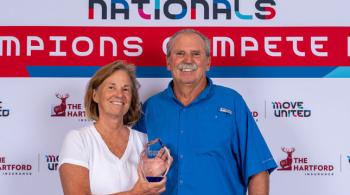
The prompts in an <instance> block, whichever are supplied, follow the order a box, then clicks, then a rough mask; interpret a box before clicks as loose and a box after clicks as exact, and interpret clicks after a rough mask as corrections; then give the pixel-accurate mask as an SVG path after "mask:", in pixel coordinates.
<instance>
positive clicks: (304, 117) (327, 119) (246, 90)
mask: <svg viewBox="0 0 350 195" xmlns="http://www.w3.org/2000/svg"><path fill="white" fill-rule="evenodd" d="M349 7H350V2H349V1H348V0H333V1H326V0H308V1H303V0H293V1H286V0H283V1H278V0H249V1H246V0H154V1H149V0H75V1H71V0H50V1H45V0H34V1H33V0H32V1H25V0H18V1H4V0H1V3H0V77H1V78H0V194H4V195H19V194H43V195H46V194H50V195H59V194H62V190H61V186H60V181H59V176H58V173H57V162H58V159H59V155H58V154H59V150H60V147H61V144H62V139H63V137H64V135H65V134H66V133H67V131H69V130H70V129H74V128H79V127H82V126H85V125H88V124H89V123H91V121H88V120H87V119H86V118H85V111H84V108H83V96H84V91H85V87H86V84H87V81H88V79H89V77H90V76H91V75H92V74H93V73H94V71H96V70H97V69H98V67H99V66H101V65H105V64H107V63H109V62H112V61H114V60H116V59H123V60H127V61H129V62H133V63H135V64H136V65H137V75H138V80H139V81H140V83H141V89H140V94H141V99H142V100H143V101H144V100H145V99H147V98H148V97H149V96H151V95H153V94H155V93H157V92H159V91H160V90H162V89H163V88H165V87H166V85H167V83H168V81H169V80H170V74H169V72H167V70H166V68H165V55H164V52H165V45H166V43H167V41H168V37H169V36H171V35H172V34H173V33H174V32H176V31H178V30H180V29H182V28H195V29H197V30H199V31H201V32H203V33H204V34H206V35H207V36H208V37H209V38H210V40H211V45H212V67H211V70H210V71H209V73H208V74H209V75H210V76H211V77H212V78H214V79H213V80H214V82H215V83H217V84H221V85H224V86H228V87H232V88H234V89H235V90H237V91H238V92H239V93H241V94H242V95H243V97H244V98H245V99H246V101H247V104H248V106H249V107H250V109H251V112H252V115H253V117H254V118H255V120H256V122H257V124H258V125H259V127H260V129H261V131H262V133H263V135H264V137H265V139H266V141H267V142H268V145H269V146H270V149H271V150H272V153H273V155H274V157H275V159H276V161H277V163H278V165H279V167H278V169H277V170H276V171H275V172H273V174H272V175H271V193H270V194H272V195H281V194H284V195H294V194H303V195H309V194H318V195H330V194H332V195H347V194H349V193H350V192H349V186H348V184H349V179H350V142H349V137H350V131H349V130H350V129H349V122H350V101H349V100H350V91H349V89H350V87H349V86H350V79H349V78H350V68H349V66H350V14H349V11H348V9H349ZM165 109H166V108H165ZM57 110H60V111H61V112H57ZM55 111H56V112H55Z"/></svg>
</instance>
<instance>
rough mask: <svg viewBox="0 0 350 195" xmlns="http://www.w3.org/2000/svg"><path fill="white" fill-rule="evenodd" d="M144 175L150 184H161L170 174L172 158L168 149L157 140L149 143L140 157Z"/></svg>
mask: <svg viewBox="0 0 350 195" xmlns="http://www.w3.org/2000/svg"><path fill="white" fill-rule="evenodd" d="M140 162H141V168H142V171H143V175H144V176H145V178H146V179H147V181H148V182H159V181H161V180H162V179H163V178H164V176H165V175H166V174H167V173H168V170H169V167H170V164H171V156H170V152H169V150H168V148H167V147H165V146H164V145H163V143H162V141H161V140H160V138H156V139H154V140H152V141H149V142H148V143H147V144H146V146H145V148H144V150H143V151H142V153H141V156H140Z"/></svg>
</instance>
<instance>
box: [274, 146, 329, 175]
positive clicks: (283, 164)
mask: <svg viewBox="0 0 350 195" xmlns="http://www.w3.org/2000/svg"><path fill="white" fill-rule="evenodd" d="M281 149H282V151H283V152H284V153H286V158H285V159H282V160H280V167H279V168H278V169H277V170H278V171H293V172H301V173H304V174H305V175H313V176H333V175H334V165H331V164H315V163H310V159H309V157H305V156H303V157H301V156H295V155H293V154H294V153H295V151H296V149H295V148H294V147H292V148H285V147H282V148H281Z"/></svg>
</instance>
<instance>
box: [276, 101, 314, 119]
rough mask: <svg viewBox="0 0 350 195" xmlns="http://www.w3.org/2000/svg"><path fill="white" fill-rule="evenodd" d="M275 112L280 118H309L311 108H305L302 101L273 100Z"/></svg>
mask: <svg viewBox="0 0 350 195" xmlns="http://www.w3.org/2000/svg"><path fill="white" fill-rule="evenodd" d="M272 109H273V114H274V116H275V117H278V118H308V117H310V116H311V110H310V109H305V108H304V102H302V101H285V102H280V101H275V102H272Z"/></svg>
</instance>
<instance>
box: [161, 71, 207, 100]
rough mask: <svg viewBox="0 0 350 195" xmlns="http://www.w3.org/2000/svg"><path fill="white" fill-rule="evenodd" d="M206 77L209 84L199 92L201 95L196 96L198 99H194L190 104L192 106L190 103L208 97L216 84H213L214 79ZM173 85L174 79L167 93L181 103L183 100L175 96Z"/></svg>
mask: <svg viewBox="0 0 350 195" xmlns="http://www.w3.org/2000/svg"><path fill="white" fill-rule="evenodd" d="M206 78H207V86H206V87H205V88H204V90H203V91H202V92H200V93H199V95H198V96H197V97H196V99H194V100H193V101H192V102H191V103H190V104H189V105H188V106H190V105H192V104H194V103H196V102H198V101H200V100H202V99H206V98H207V97H208V96H209V95H210V94H211V92H212V90H213V85H214V84H213V81H212V80H211V79H210V78H209V77H206ZM173 85H174V81H173V80H171V81H170V82H169V84H168V87H167V89H166V94H167V95H168V96H169V97H171V98H173V99H174V100H176V102H178V103H180V104H181V102H180V101H179V100H178V99H177V98H176V96H175V93H174V89H173ZM181 105H182V104H181Z"/></svg>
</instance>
